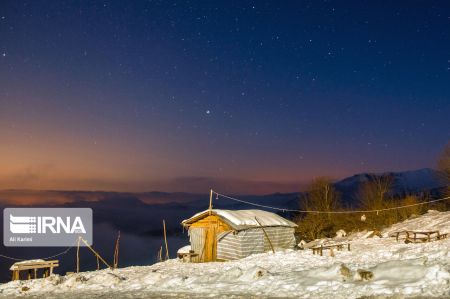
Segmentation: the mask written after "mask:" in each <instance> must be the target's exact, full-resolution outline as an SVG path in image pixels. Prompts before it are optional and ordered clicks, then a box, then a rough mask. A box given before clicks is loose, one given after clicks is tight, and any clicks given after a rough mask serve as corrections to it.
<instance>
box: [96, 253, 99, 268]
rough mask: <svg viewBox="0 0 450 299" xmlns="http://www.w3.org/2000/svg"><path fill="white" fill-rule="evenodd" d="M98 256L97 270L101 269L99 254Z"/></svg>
mask: <svg viewBox="0 0 450 299" xmlns="http://www.w3.org/2000/svg"><path fill="white" fill-rule="evenodd" d="M96 258H97V270H100V261H99V260H98V256H97V257H96Z"/></svg>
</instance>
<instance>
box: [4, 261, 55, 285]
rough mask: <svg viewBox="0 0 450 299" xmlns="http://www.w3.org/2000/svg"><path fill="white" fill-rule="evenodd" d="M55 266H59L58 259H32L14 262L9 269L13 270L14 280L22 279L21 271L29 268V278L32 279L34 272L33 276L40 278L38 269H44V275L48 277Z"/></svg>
mask: <svg viewBox="0 0 450 299" xmlns="http://www.w3.org/2000/svg"><path fill="white" fill-rule="evenodd" d="M55 267H59V261H58V260H52V261H44V260H30V261H23V262H17V263H14V264H13V265H12V266H11V268H9V270H11V271H12V280H20V271H25V270H28V274H27V279H31V277H32V274H33V272H34V275H33V278H38V277H37V272H38V269H44V273H43V275H42V277H48V276H50V275H52V274H53V269H54V268H55Z"/></svg>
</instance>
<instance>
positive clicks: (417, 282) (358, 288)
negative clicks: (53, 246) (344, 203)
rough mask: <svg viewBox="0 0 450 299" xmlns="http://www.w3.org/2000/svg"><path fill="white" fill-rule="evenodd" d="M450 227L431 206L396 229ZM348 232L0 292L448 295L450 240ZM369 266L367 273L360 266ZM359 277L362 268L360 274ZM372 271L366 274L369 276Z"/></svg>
mask: <svg viewBox="0 0 450 299" xmlns="http://www.w3.org/2000/svg"><path fill="white" fill-rule="evenodd" d="M449 227H450V212H445V213H439V212H433V211H432V212H429V213H427V214H425V215H423V216H421V217H417V218H415V219H411V220H407V221H405V222H403V223H399V224H396V225H394V226H393V227H391V228H389V229H387V230H386V231H384V232H383V235H386V234H387V233H388V232H391V231H394V230H402V229H409V230H421V231H423V230H428V229H433V230H435V229H439V230H442V232H446V231H448V230H449ZM362 235H363V233H359V234H357V235H356V236H353V238H351V239H352V241H351V251H347V250H344V251H335V252H334V256H330V255H329V254H328V252H327V253H326V254H324V256H320V255H313V253H312V251H311V250H299V251H294V250H291V251H284V252H277V253H275V254H273V253H265V254H259V255H253V256H250V257H248V258H245V259H243V260H238V261H230V262H225V263H204V264H195V263H183V262H181V261H179V260H169V261H166V262H163V263H158V264H155V265H152V266H142V267H129V268H123V269H118V270H114V271H112V270H101V271H93V272H84V273H79V274H71V275H67V276H65V277H60V276H53V277H49V278H46V279H38V280H32V281H15V282H9V283H7V284H3V285H0V297H1V296H3V297H5V298H11V297H14V296H27V295H28V296H32V297H36V298H44V297H45V298H60V297H64V298H66V299H69V298H85V297H99V298H125V297H126V298H134V297H136V298H161V297H173V298H175V297H176V298H207V297H208V298H215V297H221V298H274V297H277V298H334V299H337V298H360V297H364V296H373V297H371V298H377V297H378V296H379V298H386V297H390V296H397V297H394V298H404V297H419V296H420V297H422V298H430V297H441V298H448V297H450V272H449V271H450V239H444V240H440V241H435V242H430V243H420V244H405V243H404V242H402V241H399V242H397V241H396V240H395V238H378V237H376V238H368V239H364V238H358V237H357V236H362ZM358 270H364V271H369V272H367V273H368V277H369V279H368V280H365V279H362V278H361V275H362V274H358V273H361V271H359V272H358ZM363 276H364V275H363ZM370 276H371V277H370Z"/></svg>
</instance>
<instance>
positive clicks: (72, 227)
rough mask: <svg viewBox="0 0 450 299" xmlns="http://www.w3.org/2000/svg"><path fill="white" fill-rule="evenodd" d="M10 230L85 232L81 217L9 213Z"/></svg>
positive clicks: (34, 232)
mask: <svg viewBox="0 0 450 299" xmlns="http://www.w3.org/2000/svg"><path fill="white" fill-rule="evenodd" d="M9 230H10V231H11V233H13V234H36V233H37V234H45V233H47V232H51V233H54V234H59V233H61V232H64V233H66V234H74V233H81V234H85V233H86V229H85V228H84V225H83V221H81V217H79V216H77V217H74V219H73V220H71V217H70V216H67V217H65V219H63V218H62V217H59V216H57V217H52V216H44V217H41V216H38V217H27V216H13V215H9Z"/></svg>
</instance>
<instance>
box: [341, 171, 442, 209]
mask: <svg viewBox="0 0 450 299" xmlns="http://www.w3.org/2000/svg"><path fill="white" fill-rule="evenodd" d="M373 175H390V176H392V177H393V185H392V191H391V194H392V195H403V194H409V193H413V194H415V193H425V192H429V193H430V194H435V193H438V192H439V189H440V188H442V187H444V186H445V183H444V182H443V181H442V176H441V173H440V172H439V171H436V170H434V169H431V168H422V169H418V170H409V171H402V172H385V173H375V174H372V173H361V174H356V175H353V176H351V177H348V178H345V179H343V180H340V181H338V182H336V183H335V187H336V189H337V190H338V191H340V192H341V194H342V198H343V200H344V201H345V202H350V203H351V202H352V201H353V200H354V199H355V197H356V196H357V193H358V190H359V188H360V187H361V185H362V184H363V183H365V182H367V181H369V180H370V179H371V176H373Z"/></svg>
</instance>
